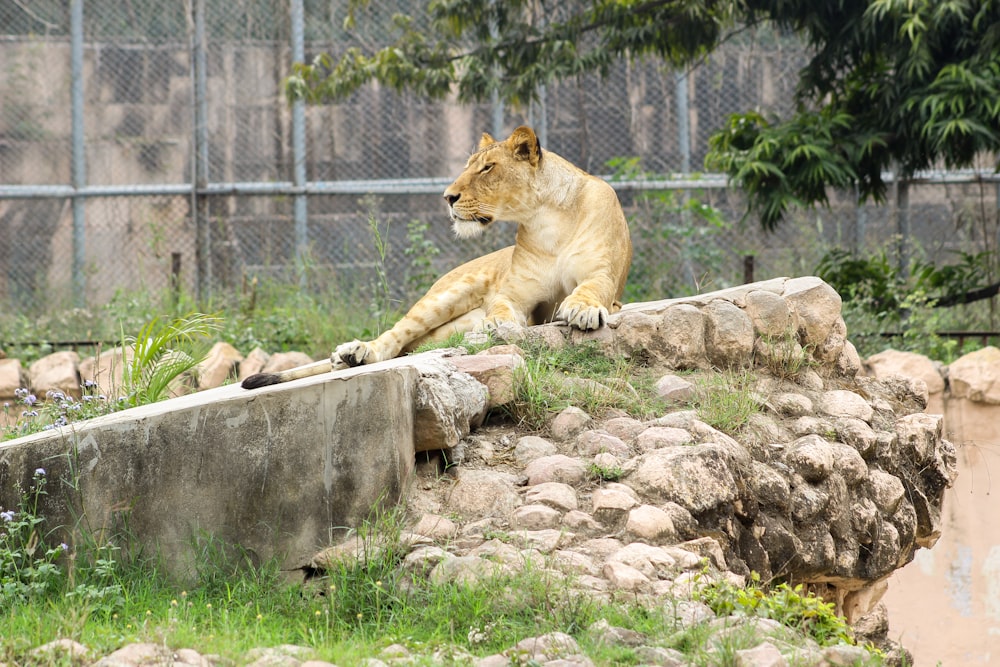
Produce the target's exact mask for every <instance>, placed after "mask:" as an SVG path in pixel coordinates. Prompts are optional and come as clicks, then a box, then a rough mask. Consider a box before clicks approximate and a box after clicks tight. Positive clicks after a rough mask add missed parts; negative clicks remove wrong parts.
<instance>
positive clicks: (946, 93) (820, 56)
mask: <svg viewBox="0 0 1000 667" xmlns="http://www.w3.org/2000/svg"><path fill="white" fill-rule="evenodd" d="M745 6H746V9H747V13H746V14H745V18H746V19H747V20H750V21H755V20H760V19H767V20H772V21H775V22H777V23H778V25H780V26H782V27H784V28H787V29H790V30H793V31H795V32H798V33H800V34H802V35H803V36H804V37H805V39H806V40H807V41H808V43H809V45H810V46H811V47H812V48H813V49H814V55H813V56H812V58H811V60H810V61H809V62H808V64H807V65H806V66H805V67H804V68H803V69H802V71H801V72H800V81H799V88H798V91H797V100H796V101H797V103H798V108H797V111H796V113H795V115H794V116H793V117H791V118H788V119H777V118H770V119H765V118H763V117H761V116H760V115H758V114H755V113H752V112H751V113H746V114H741V115H736V116H733V117H731V118H730V121H729V124H728V126H727V127H726V128H723V129H722V130H721V131H719V132H718V133H716V134H715V135H714V136H713V137H712V139H711V140H710V144H711V149H712V150H711V153H710V154H709V157H708V164H709V167H710V168H719V169H722V170H724V171H725V172H726V173H728V174H729V175H730V177H731V178H732V179H733V181H734V182H735V183H736V184H737V185H738V186H740V187H742V188H744V189H745V190H746V191H747V193H748V194H749V196H750V207H751V210H753V211H755V212H756V213H757V214H758V215H759V216H760V219H761V222H762V223H763V225H764V226H765V227H766V228H771V227H773V226H775V225H776V224H777V223H778V222H780V220H781V217H782V215H783V214H784V212H785V210H786V209H787V207H788V206H789V205H791V204H807V205H812V204H825V203H826V194H825V193H826V190H825V188H824V187H823V186H824V185H829V186H833V187H837V188H842V189H850V188H855V187H856V188H857V192H858V195H859V197H860V198H861V199H867V198H871V199H874V200H875V201H882V200H884V197H885V193H886V182H885V180H884V178H883V174H884V173H886V172H888V171H892V172H895V173H896V174H898V175H899V176H900V177H902V178H908V177H910V176H912V175H913V174H914V172H917V171H920V170H925V169H931V168H935V167H939V166H944V167H968V166H972V165H974V164H975V161H976V160H977V158H979V157H981V156H983V155H984V154H990V153H995V152H996V151H997V149H998V148H1000V2H996V1H995V0H978V1H977V0H867V1H866V0H837V1H836V2H822V3H820V2H808V1H807V0H801V1H796V2H788V1H785V0H760V1H756V0H750V1H748V2H747V3H746V5H745ZM990 159H992V160H994V161H995V159H996V157H995V155H993V156H991V158H990Z"/></svg>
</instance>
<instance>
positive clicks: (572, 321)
mask: <svg viewBox="0 0 1000 667" xmlns="http://www.w3.org/2000/svg"><path fill="white" fill-rule="evenodd" d="M444 198H445V200H446V201H447V202H448V207H449V208H450V211H451V220H452V226H453V229H454V231H455V234H456V235H457V236H458V237H460V238H469V237H473V236H476V235H478V234H481V233H482V231H483V230H484V229H486V227H488V226H489V225H490V224H491V223H493V222H494V221H495V220H506V221H510V222H516V223H517V238H516V241H515V243H514V245H513V246H510V247H508V248H504V249H503V250H498V251H496V252H493V253H490V254H488V255H485V256H483V257H479V258H477V259H474V260H472V261H470V262H468V263H466V264H463V265H461V266H459V267H458V268H456V269H453V270H452V271H450V272H448V273H447V274H445V275H444V276H443V277H441V278H440V279H438V281H437V282H436V283H434V285H433V286H432V287H431V288H430V290H429V291H428V292H427V294H425V295H424V296H423V298H421V299H420V300H419V301H417V303H416V304H415V305H414V306H413V307H412V308H410V310H409V312H408V313H406V315H405V316H404V317H403V318H402V319H401V320H399V322H397V323H396V325H395V326H393V327H392V328H391V329H390V330H388V331H386V332H385V333H383V334H382V335H381V336H379V337H378V338H376V339H375V340H372V341H360V340H355V341H352V342H350V343H344V344H342V345H339V346H337V350H336V351H335V352H334V353H333V355H332V357H331V359H330V360H329V361H322V362H317V363H314V364H310V365H307V366H301V367H299V368H293V369H291V370H287V371H282V372H280V373H273V374H272V373H260V374H257V375H252V376H250V377H248V378H246V379H245V380H243V386H244V387H245V388H247V389H253V388H256V387H262V386H265V385H270V384H277V383H279V382H286V381H288V380H294V379H297V378H302V377H308V376H311V375H317V374H319V373H323V372H326V371H329V370H332V369H336V368H343V367H345V366H360V365H362V364H370V363H374V362H376V361H383V360H385V359H391V358H393V357H396V356H398V355H400V354H401V353H403V352H405V351H409V350H411V349H413V348H414V347H416V346H417V345H418V344H420V343H422V342H424V341H426V340H442V339H444V338H446V337H447V336H449V335H450V334H452V333H454V332H456V331H471V330H473V329H482V328H491V327H496V326H498V325H500V324H508V323H511V324H515V325H520V326H525V325H529V324H539V323H542V322H550V321H557V320H561V321H564V322H567V323H568V324H569V325H570V326H573V327H576V328H578V329H584V330H589V329H597V328H599V327H601V326H603V325H604V323H605V321H606V320H607V317H608V313H609V312H613V311H614V310H617V309H618V308H619V307H620V306H621V304H620V303H618V299H620V298H621V295H622V290H623V289H624V288H625V279H626V277H627V276H628V271H629V266H630V265H631V263H632V242H631V240H630V238H629V233H628V223H627V222H626V220H625V214H624V213H623V212H622V207H621V204H620V203H619V202H618V197H617V195H616V194H615V191H614V189H612V187H611V186H610V185H608V184H607V183H605V182H604V181H603V180H601V179H599V178H597V177H595V176H591V175H589V174H587V173H586V172H585V171H583V170H582V169H580V168H578V167H576V166H574V165H573V164H571V163H570V162H568V161H567V160H565V159H563V158H561V157H559V156H558V155H556V154H555V153H552V152H549V151H543V150H542V148H541V146H539V144H538V137H536V136H535V133H534V131H532V130H531V129H530V128H528V127H519V128H517V129H516V130H514V132H513V133H512V134H511V135H510V137H508V138H507V139H506V140H504V141H497V140H495V139H494V138H493V137H491V136H490V135H489V134H483V136H482V139H481V140H480V142H479V150H477V151H476V152H475V153H473V155H472V157H470V158H469V160H468V162H467V163H466V165H465V171H463V172H462V174H461V175H460V176H459V177H458V178H457V179H456V180H455V182H454V183H452V184H451V185H449V186H448V189H446V190H445V191H444Z"/></svg>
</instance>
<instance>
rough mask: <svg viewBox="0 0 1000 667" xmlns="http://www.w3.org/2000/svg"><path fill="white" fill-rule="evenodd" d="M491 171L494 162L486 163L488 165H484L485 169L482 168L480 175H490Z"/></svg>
mask: <svg viewBox="0 0 1000 667" xmlns="http://www.w3.org/2000/svg"><path fill="white" fill-rule="evenodd" d="M491 171H493V163H492V162H487V163H486V164H484V165H483V167H482V168H481V169H480V170H479V173H480V174H488V173H490V172H491Z"/></svg>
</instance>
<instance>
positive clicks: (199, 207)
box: [191, 0, 212, 303]
mask: <svg viewBox="0 0 1000 667" xmlns="http://www.w3.org/2000/svg"><path fill="white" fill-rule="evenodd" d="M191 61H192V63H191V67H192V70H193V76H194V151H193V153H194V187H193V188H191V211H192V215H193V216H194V227H195V285H196V288H195V289H196V291H197V294H198V301H199V302H202V303H203V302H205V301H206V300H207V299H208V297H209V294H210V289H211V284H212V230H211V227H210V226H209V224H208V196H207V194H206V193H205V189H206V188H207V187H208V102H207V100H206V89H207V86H206V74H205V66H206V65H205V0H195V3H194V40H193V43H192V45H191Z"/></svg>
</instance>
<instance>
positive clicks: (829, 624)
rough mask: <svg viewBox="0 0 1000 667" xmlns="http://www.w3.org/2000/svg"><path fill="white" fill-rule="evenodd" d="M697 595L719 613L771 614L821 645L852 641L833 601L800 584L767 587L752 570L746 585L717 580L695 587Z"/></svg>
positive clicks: (768, 616)
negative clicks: (826, 599)
mask: <svg viewBox="0 0 1000 667" xmlns="http://www.w3.org/2000/svg"><path fill="white" fill-rule="evenodd" d="M697 596H698V597H699V598H700V599H701V600H702V601H703V602H704V603H705V604H707V605H708V606H709V607H711V609H712V611H714V612H715V613H716V614H717V615H720V616H728V615H731V614H742V615H745V616H759V617H762V618H770V619H773V620H775V621H778V622H779V623H781V624H782V625H785V626H788V627H790V628H795V629H796V630H799V631H802V632H805V633H806V634H808V635H810V636H811V637H812V638H813V639H815V640H816V641H817V642H819V643H820V644H821V645H824V646H827V645H830V644H838V643H848V644H853V643H854V638H853V636H852V634H851V631H850V627H849V626H848V625H847V621H845V620H844V619H843V618H842V617H840V616H838V615H837V614H836V613H835V611H834V610H835V606H834V604H833V603H831V602H825V601H824V600H823V599H822V598H819V597H817V596H815V595H813V594H812V593H809V592H807V591H805V588H804V587H803V586H802V584H797V585H796V586H790V585H788V584H787V583H782V584H779V585H777V586H775V587H773V588H771V589H770V590H768V589H766V588H765V587H764V586H762V585H761V582H760V575H758V574H757V573H756V572H754V573H753V574H752V576H751V581H750V584H749V585H747V586H746V587H743V588H739V587H737V586H733V585H732V584H730V583H728V582H725V581H720V582H716V583H711V584H709V585H707V586H704V587H702V588H700V589H698V593H697Z"/></svg>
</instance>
